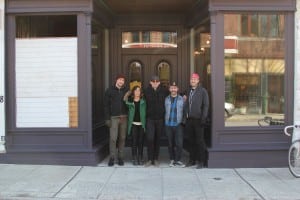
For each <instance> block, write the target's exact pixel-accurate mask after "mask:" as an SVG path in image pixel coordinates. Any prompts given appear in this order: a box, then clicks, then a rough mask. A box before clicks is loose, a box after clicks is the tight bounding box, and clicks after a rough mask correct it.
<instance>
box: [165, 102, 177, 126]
mask: <svg viewBox="0 0 300 200" xmlns="http://www.w3.org/2000/svg"><path fill="white" fill-rule="evenodd" d="M177 99H178V96H177V97H175V98H174V97H171V108H170V116H169V120H168V121H167V122H166V125H167V126H177V125H178V122H177Z"/></svg>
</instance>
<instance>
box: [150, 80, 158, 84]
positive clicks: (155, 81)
mask: <svg viewBox="0 0 300 200" xmlns="http://www.w3.org/2000/svg"><path fill="white" fill-rule="evenodd" d="M151 82H153V83H158V82H159V81H158V80H152V81H151Z"/></svg>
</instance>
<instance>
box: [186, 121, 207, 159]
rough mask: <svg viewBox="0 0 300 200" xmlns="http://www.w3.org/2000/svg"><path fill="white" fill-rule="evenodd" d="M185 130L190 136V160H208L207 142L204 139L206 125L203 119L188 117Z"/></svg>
mask: <svg viewBox="0 0 300 200" xmlns="http://www.w3.org/2000/svg"><path fill="white" fill-rule="evenodd" d="M185 131H186V133H187V134H188V138H189V146H190V149H189V152H190V161H191V162H194V161H199V162H202V163H205V161H206V153H205V152H206V144H205V141H204V127H203V125H202V124H201V120H198V119H188V120H187V121H186V126H185Z"/></svg>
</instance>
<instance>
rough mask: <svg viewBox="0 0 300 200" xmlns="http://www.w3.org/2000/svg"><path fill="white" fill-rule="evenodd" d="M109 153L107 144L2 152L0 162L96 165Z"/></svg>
mask: <svg viewBox="0 0 300 200" xmlns="http://www.w3.org/2000/svg"><path fill="white" fill-rule="evenodd" d="M107 154H108V147H107V145H101V146H98V147H95V148H93V149H92V150H88V151H78V150H76V151H55V152H38V151H32V152H20V151H15V152H8V153H3V154H0V163H5V164H41V165H79V166H96V165H97V164H98V163H99V162H100V161H101V160H103V159H104V158H105V156H106V155H107Z"/></svg>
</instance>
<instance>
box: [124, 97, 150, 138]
mask: <svg viewBox="0 0 300 200" xmlns="http://www.w3.org/2000/svg"><path fill="white" fill-rule="evenodd" d="M125 103H126V105H127V107H128V135H130V134H131V127H132V122H133V118H134V113H135V105H134V102H132V101H128V100H125ZM140 118H141V122H142V127H143V129H144V131H146V101H145V100H144V99H143V98H142V99H141V100H140Z"/></svg>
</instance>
